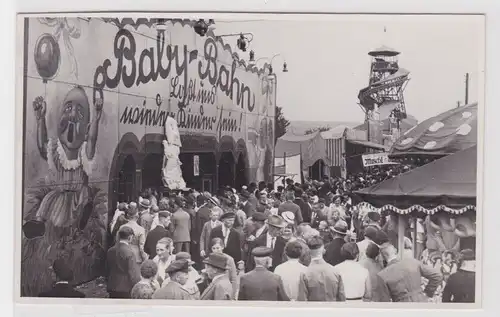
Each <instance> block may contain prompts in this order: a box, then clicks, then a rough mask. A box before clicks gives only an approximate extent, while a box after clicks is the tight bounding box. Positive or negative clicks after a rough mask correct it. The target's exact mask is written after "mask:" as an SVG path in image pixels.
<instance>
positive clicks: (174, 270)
mask: <svg viewBox="0 0 500 317" xmlns="http://www.w3.org/2000/svg"><path fill="white" fill-rule="evenodd" d="M165 273H167V274H168V275H169V277H170V280H169V281H168V283H166V284H164V285H162V287H161V288H160V289H158V290H156V292H154V294H153V297H152V298H153V299H174V300H193V299H194V298H193V297H192V296H191V295H190V294H189V292H188V291H187V290H186V289H185V288H184V287H183V286H184V285H185V284H186V282H187V281H188V278H189V261H188V260H174V261H173V262H172V263H170V265H169V266H168V267H167V269H166V270H165Z"/></svg>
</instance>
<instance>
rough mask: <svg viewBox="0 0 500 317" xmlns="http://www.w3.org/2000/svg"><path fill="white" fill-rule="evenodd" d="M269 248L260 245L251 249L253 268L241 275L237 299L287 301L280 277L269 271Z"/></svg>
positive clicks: (270, 251) (271, 251) (270, 253)
mask: <svg viewBox="0 0 500 317" xmlns="http://www.w3.org/2000/svg"><path fill="white" fill-rule="evenodd" d="M272 253H273V250H272V249H271V248H268V247H265V246H262V247H256V248H254V249H253V250H252V256H253V258H254V261H255V268H254V269H253V270H252V271H250V272H248V273H245V274H244V275H242V276H241V280H240V291H239V294H238V300H251V301H289V300H290V299H289V298H288V296H287V295H286V292H285V288H284V286H283V281H282V280H281V277H279V276H278V275H276V274H274V273H272V272H270V271H269V270H268V269H267V268H268V267H269V265H270V264H271V263H270V261H271V255H272Z"/></svg>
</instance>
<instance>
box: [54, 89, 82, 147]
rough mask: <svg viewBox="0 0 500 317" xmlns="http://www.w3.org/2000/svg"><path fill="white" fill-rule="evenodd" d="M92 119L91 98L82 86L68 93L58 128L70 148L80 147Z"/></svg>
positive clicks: (64, 142) (65, 143) (61, 137)
mask: <svg viewBox="0 0 500 317" xmlns="http://www.w3.org/2000/svg"><path fill="white" fill-rule="evenodd" d="M89 121H90V107H89V100H88V98H87V95H86V94H85V91H84V90H83V88H81V87H75V88H73V89H72V90H70V92H69V93H68V94H67V95H66V98H65V99H64V102H63V105H62V111H61V117H60V119H59V125H58V128H57V134H58V136H59V140H60V141H61V143H62V144H63V145H65V146H66V147H67V148H69V149H78V148H80V147H81V146H82V143H83V142H84V141H85V138H86V134H87V130H88V125H89Z"/></svg>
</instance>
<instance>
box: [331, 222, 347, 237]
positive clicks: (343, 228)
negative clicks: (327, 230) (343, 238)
mask: <svg viewBox="0 0 500 317" xmlns="http://www.w3.org/2000/svg"><path fill="white" fill-rule="evenodd" d="M331 230H332V231H333V232H334V233H337V234H341V235H346V234H347V223H346V222H345V221H343V220H339V221H337V223H336V224H335V225H334V226H333V227H331Z"/></svg>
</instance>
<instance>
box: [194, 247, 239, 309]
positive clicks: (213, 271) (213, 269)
mask: <svg viewBox="0 0 500 317" xmlns="http://www.w3.org/2000/svg"><path fill="white" fill-rule="evenodd" d="M227 259H228V258H227V257H226V256H225V255H224V254H220V253H212V254H210V256H209V257H208V258H206V259H205V260H204V261H203V263H205V266H206V271H207V275H208V278H209V279H210V280H211V281H212V282H211V283H210V285H208V287H207V288H206V289H205V290H204V291H203V294H201V299H202V300H234V298H233V286H232V285H231V282H230V281H229V277H228V275H227V274H226V272H227V267H228V265H227Z"/></svg>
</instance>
